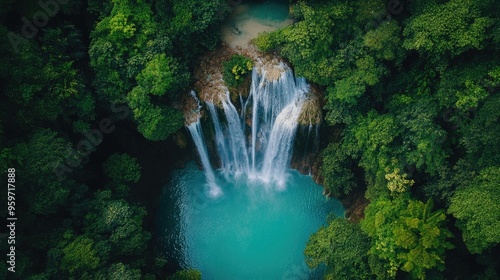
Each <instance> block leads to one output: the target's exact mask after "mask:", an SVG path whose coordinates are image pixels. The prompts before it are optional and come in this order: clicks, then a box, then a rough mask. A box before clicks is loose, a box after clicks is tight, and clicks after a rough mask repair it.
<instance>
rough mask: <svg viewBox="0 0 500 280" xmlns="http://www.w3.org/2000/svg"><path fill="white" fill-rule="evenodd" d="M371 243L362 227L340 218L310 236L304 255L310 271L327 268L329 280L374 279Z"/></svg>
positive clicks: (326, 276)
mask: <svg viewBox="0 0 500 280" xmlns="http://www.w3.org/2000/svg"><path fill="white" fill-rule="evenodd" d="M369 248H370V240H369V238H368V236H366V235H365V233H364V232H362V231H361V228H360V226H359V224H352V223H350V222H349V221H347V220H346V219H343V218H336V219H334V220H333V221H331V222H330V223H329V225H328V227H324V226H323V227H321V228H320V229H319V230H318V231H317V232H316V233H313V234H312V235H311V236H310V237H309V241H308V242H307V245H306V249H305V251H304V254H305V255H306V263H307V265H308V266H309V267H310V268H316V267H318V266H319V265H320V264H325V265H326V266H327V272H326V275H325V278H328V275H331V277H332V279H336V278H339V279H371V276H370V270H369V267H368V265H367V262H368V259H367V252H368V249H369Z"/></svg>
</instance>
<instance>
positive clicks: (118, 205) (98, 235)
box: [84, 191, 151, 256]
mask: <svg viewBox="0 0 500 280" xmlns="http://www.w3.org/2000/svg"><path fill="white" fill-rule="evenodd" d="M145 215H146V211H145V210H144V208H142V207H138V206H133V205H130V204H129V203H128V202H127V201H125V200H123V199H119V200H112V199H111V192H110V191H102V192H99V193H97V194H96V199H95V200H94V201H93V202H92V207H91V208H90V211H89V212H88V214H86V215H85V222H84V224H85V226H86V228H85V231H86V233H87V234H88V235H89V236H95V239H96V240H99V241H101V240H102V241H104V242H105V243H108V242H109V245H108V244H102V246H104V247H108V249H104V250H103V251H106V250H109V253H110V254H112V255H114V256H123V255H125V256H137V255H140V254H141V253H143V252H144V251H145V250H146V247H147V242H148V240H149V239H150V238H151V234H150V233H149V232H147V231H145V230H144V229H143V228H142V221H143V218H144V216H145Z"/></svg>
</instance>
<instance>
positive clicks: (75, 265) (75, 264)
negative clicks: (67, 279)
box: [61, 236, 99, 274]
mask: <svg viewBox="0 0 500 280" xmlns="http://www.w3.org/2000/svg"><path fill="white" fill-rule="evenodd" d="M63 253H64V256H63V258H62V260H61V265H62V268H63V269H64V270H67V271H69V272H70V273H71V274H73V273H75V272H77V271H81V270H87V269H95V268H97V267H98V265H99V258H98V257H97V254H96V252H95V248H94V241H93V240H92V239H90V238H88V237H85V236H79V237H77V238H76V239H75V240H74V241H72V242H71V243H69V244H68V246H66V247H65V248H64V249H63Z"/></svg>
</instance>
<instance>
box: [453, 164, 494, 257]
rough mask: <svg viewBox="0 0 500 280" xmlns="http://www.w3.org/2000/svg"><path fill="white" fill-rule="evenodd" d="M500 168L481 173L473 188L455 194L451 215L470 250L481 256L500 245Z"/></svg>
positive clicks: (460, 190) (462, 189) (473, 183)
mask: <svg viewBox="0 0 500 280" xmlns="http://www.w3.org/2000/svg"><path fill="white" fill-rule="evenodd" d="M498 182H500V168H499V167H490V168H486V169H484V170H482V171H481V173H480V174H479V175H478V176H477V177H475V178H474V180H473V181H472V183H471V185H470V186H467V187H466V188H461V189H459V190H457V191H456V192H455V195H454V196H453V197H452V199H451V204H450V208H449V209H448V212H449V213H450V214H452V215H453V216H454V217H455V218H457V226H458V227H459V228H460V230H461V231H462V238H463V240H464V242H465V245H466V246H467V249H468V250H469V251H470V252H471V253H474V254H479V253H481V252H483V251H484V250H486V249H488V248H491V247H493V246H495V245H496V244H498V243H499V242H500V205H499V204H498V201H500V185H499V183H498Z"/></svg>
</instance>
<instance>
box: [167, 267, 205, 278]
mask: <svg viewBox="0 0 500 280" xmlns="http://www.w3.org/2000/svg"><path fill="white" fill-rule="evenodd" d="M168 279H169V280H201V272H199V271H198V270H195V269H185V270H179V271H177V272H176V273H175V274H174V275H172V276H170V277H168Z"/></svg>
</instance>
